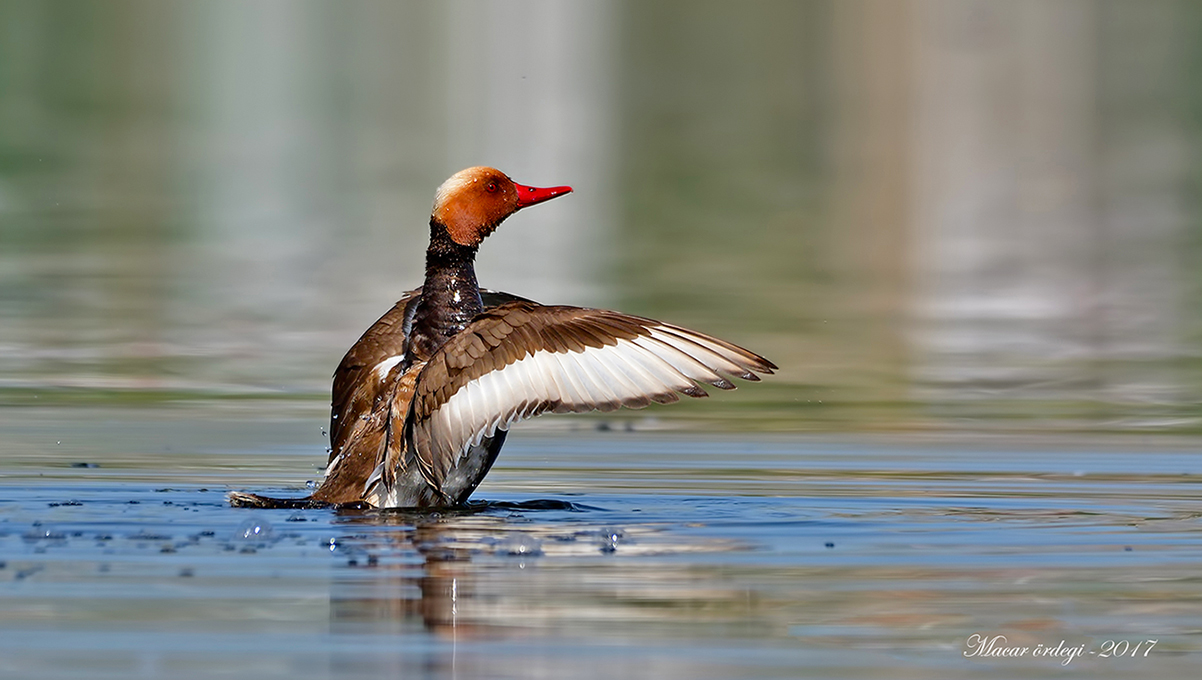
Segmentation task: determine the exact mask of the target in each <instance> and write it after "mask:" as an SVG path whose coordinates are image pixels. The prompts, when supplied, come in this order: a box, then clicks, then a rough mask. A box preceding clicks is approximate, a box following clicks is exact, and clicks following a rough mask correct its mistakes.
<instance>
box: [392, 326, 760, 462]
mask: <svg viewBox="0 0 1202 680" xmlns="http://www.w3.org/2000/svg"><path fill="white" fill-rule="evenodd" d="M648 331H649V333H650V334H649V335H642V336H638V337H636V338H633V339H629V340H625V339H624V340H617V341H616V342H615V344H613V345H607V346H605V347H589V348H586V349H585V350H584V351H580V352H551V351H547V350H539V351H536V352H534V353H532V354H529V355H527V356H526V357H524V358H522V359H520V360H518V361H516V362H514V363H512V364H509V365H508V366H505V367H504V368H502V369H500V370H496V371H492V372H490V373H486V374H485V375H482V376H480V377H479V378H476V379H475V380H473V381H471V382H469V383H467V384H466V385H464V386H463V387H462V388H460V389H459V391H457V392H456V393H455V394H454V395H452V396H451V398H450V399H448V400H447V402H446V403H445V404H443V405H442V406H441V407H440V408H439V409H438V410H437V411H435V412H433V413H431V414H430V416H429V417H428V418H427V419H425V420H424V421H423V422H419V423H415V427H414V429H413V443H414V444H415V445H416V447H417V450H418V451H420V452H422V453H424V454H427V455H429V457H428V458H427V460H447V461H453V460H457V459H458V457H459V455H461V454H462V453H463V452H464V451H465V450H466V449H467V448H468V447H471V446H476V445H479V444H480V442H481V441H482V440H483V439H484V438H485V437H490V436H492V435H493V434H495V433H496V431H497V430H505V429H508V428H509V426H510V425H511V424H513V423H514V422H516V421H519V420H524V419H526V418H530V417H533V416H536V415H538V414H540V413H546V412H548V411H554V412H557V413H566V412H575V413H579V412H583V411H593V410H601V411H612V410H614V409H616V408H618V407H621V406H626V407H630V408H642V407H644V406H647V405H648V404H650V403H651V402H653V401H654V402H659V403H670V402H674V401H677V400H679V399H680V397H679V396H678V394H677V393H683V394H687V395H689V396H693V397H704V396H706V393H705V391H704V390H703V389H701V387H700V386H699V383H706V384H709V385H713V386H715V387H718V388H721V389H733V388H734V385H733V384H732V383H731V382H730V381H729V380H728V379H727V378H725V377H724V375H733V376H739V377H742V378H745V379H748V380H758V379H759V378H758V376H756V375H755V373H754V372H753V371H752V369H755V370H764V369H763V368H762V367H757V366H755V365H754V364H751V363H750V362H749V360H748V358H747V357H745V356H742V355H741V354H740V351H742V350H738V351H736V350H737V348H728V347H725V346H723V344H722V343H721V342H720V341H715V340H713V339H712V338H709V337H708V336H704V335H702V334H700V333H695V332H693V331H689V330H686V329H683V328H680V327H677V326H670V325H667V324H663V325H658V326H653V327H651V328H649V329H648Z"/></svg>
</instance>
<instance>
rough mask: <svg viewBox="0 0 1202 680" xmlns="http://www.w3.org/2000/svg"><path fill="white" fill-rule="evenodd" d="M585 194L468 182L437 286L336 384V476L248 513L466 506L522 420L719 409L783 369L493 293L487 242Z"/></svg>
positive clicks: (408, 302)
mask: <svg viewBox="0 0 1202 680" xmlns="http://www.w3.org/2000/svg"><path fill="white" fill-rule="evenodd" d="M571 192H572V188H571V187H569V186H553V187H533V186H525V185H522V184H518V183H517V182H514V181H513V180H512V179H510V178H509V177H508V176H507V175H506V174H505V173H503V172H501V171H500V170H497V169H495V168H491V167H485V166H478V167H471V168H467V169H465V170H462V171H460V172H457V173H455V174H454V175H452V176H451V177H450V178H449V179H447V180H446V181H445V182H443V184H442V185H441V186H439V187H438V189H437V191H436V192H435V197H434V207H433V210H432V211H431V214H430V242H429V246H428V247H427V249H426V271H425V280H424V281H423V283H422V285H421V287H420V288H417V289H415V290H411V291H408V292H406V293H404V294H403V295H402V296H401V299H400V300H399V301H398V302H397V303H396V304H395V305H394V306H393V307H392V309H390V310H389V311H388V312H387V313H386V314H384V316H382V317H380V318H379V320H377V321H376V322H375V323H374V324H372V325H371V326H370V327H369V328H368V329H367V330H366V331H365V332H364V333H363V335H362V336H360V337H359V339H358V341H357V342H355V344H354V345H352V346H351V348H350V349H349V350H348V351H347V353H346V355H345V356H343V358H342V361H341V362H340V363H339V364H338V368H337V369H336V370H335V372H334V381H333V389H332V399H331V409H330V411H331V413H330V427H329V435H330V444H331V445H330V452H329V459H328V461H327V464H326V473H325V478H324V480H323V481H322V482H321V484H320V485H319V486H318V487H317V488H316V489H315V490H314V491H313V493H312V494H311V495H309V496H307V497H304V498H296V499H285V498H273V497H268V496H261V495H258V494H254V493H249V492H243V491H235V492H232V493H231V494H230V495H229V501H230V503H231V504H232V505H234V506H240V507H264V508H273V507H275V508H280V507H289V508H297V507H325V506H356V507H368V508H418V509H438V508H449V507H455V506H460V505H463V504H465V503H466V502H467V500H468V497H469V496H471V494H472V492H474V491H475V490H476V488H477V487H478V486H479V485H480V482H481V481H482V480H483V479H484V477H485V475H486V474H488V472H489V470H490V469H491V468H492V466H493V464H494V463H495V462H496V460H497V456H498V454H499V453H500V451H501V447H502V445H503V444H504V443H505V437H506V434H507V433H508V431H509V428H510V426H511V425H513V424H514V423H516V422H518V421H521V420H525V419H528V418H532V417H535V416H538V415H541V414H544V413H582V412H587V411H612V410H615V409H618V408H620V407H626V408H643V407H645V406H648V405H650V404H651V403H658V404H668V403H672V402H676V401H679V400H680V397H681V396H682V395H683V396H687V397H694V398H700V397H705V396H708V393H707V392H706V390H705V389H704V388H703V387H702V385H708V386H712V387H715V388H718V389H721V390H731V389H734V388H735V384H734V383H733V382H732V381H731V380H732V378H740V379H743V380H747V381H758V380H760V376H761V375H768V374H772V373H773V371H775V370H777V366H776V365H775V364H773V363H772V362H771V361H769V360H768V359H765V358H764V357H762V356H760V355H758V354H756V353H754V352H751V351H750V350H747V349H744V348H742V347H739V346H738V345H735V344H732V343H730V342H726V341H725V340H720V339H718V338H715V337H713V336H711V335H706V334H704V333H700V332H697V331H693V330H689V329H687V328H683V327H681V326H676V325H673V324H669V323H664V322H661V321H656V320H654V319H648V318H644V317H640V316H634V315H630V314H623V313H620V312H614V311H609V310H604V309H591V308H587V307H573V306H563V305H543V304H539V303H538V302H534V301H532V300H529V299H526V298H523V297H519V296H517V295H513V294H510V293H503V292H498V291H492V290H488V289H481V288H480V286H479V284H478V282H477V279H476V271H475V258H476V253H477V252H478V250H479V248H480V244H481V243H482V242H483V241H484V239H485V238H487V237H488V236H489V235H490V234H492V233H493V232H494V231H495V230H496V229H497V227H498V226H500V224H501V223H502V222H504V221H505V220H506V219H507V218H508V217H510V216H511V215H513V214H514V213H516V212H518V211H520V210H523V209H525V208H528V207H530V206H533V205H538V204H539V203H543V202H546V201H549V200H551V199H554V198H558V197H561V196H565V195H567V194H569V193H571Z"/></svg>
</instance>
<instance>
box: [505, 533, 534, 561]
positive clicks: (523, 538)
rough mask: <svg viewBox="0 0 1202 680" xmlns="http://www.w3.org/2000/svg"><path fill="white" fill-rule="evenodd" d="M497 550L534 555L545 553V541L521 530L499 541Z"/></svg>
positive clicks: (513, 553)
mask: <svg viewBox="0 0 1202 680" xmlns="http://www.w3.org/2000/svg"><path fill="white" fill-rule="evenodd" d="M496 550H497V552H499V553H502V554H505V555H516V556H525V557H528V556H533V555H541V554H543V542H542V541H540V540H538V539H537V538H535V537H533V536H531V535H529V534H524V533H521V532H514V533H513V534H510V535H509V536H507V537H505V538H504V539H502V540H501V541H499V542H498V543H497V548H496Z"/></svg>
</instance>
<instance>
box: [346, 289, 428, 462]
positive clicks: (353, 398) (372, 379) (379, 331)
mask: <svg viewBox="0 0 1202 680" xmlns="http://www.w3.org/2000/svg"><path fill="white" fill-rule="evenodd" d="M420 299H421V289H420V288H419V289H418V290H411V291H409V292H407V293H405V295H404V296H403V297H402V298H401V299H400V300H399V301H398V302H397V303H396V304H395V305H393V307H392V309H390V310H388V313H387V314H385V315H384V316H382V317H380V318H379V320H377V321H376V322H375V323H374V324H372V325H371V327H369V328H368V329H367V330H366V331H364V332H363V335H361V336H360V337H359V339H358V340H357V341H356V342H355V344H354V345H351V348H350V349H349V350H347V353H346V355H345V356H343V357H342V361H341V363H339V364H338V368H337V369H335V370H334V388H333V390H332V397H333V398H332V401H331V405H330V459H329V461H328V463H332V462H333V461H334V459H335V458H337V457H338V456H339V455H340V454H341V453H342V452H343V450H344V449H345V448H346V442H347V439H348V435H349V434H350V433H351V430H352V427H351V426H352V424H354V423H355V422H357V421H359V420H362V419H363V418H364V417H365V416H370V414H371V412H372V408H373V405H374V404H375V403H376V399H377V397H381V396H382V394H383V393H384V391H385V390H387V389H389V387H390V385H389V384H388V383H387V382H386V381H385V379H386V378H387V377H388V373H389V371H390V370H391V368H392V366H395V365H396V364H398V363H400V362H401V359H402V357H404V355H405V349H406V345H408V341H409V333H408V327H409V325H410V323H411V322H412V320H413V313H414V312H415V311H416V310H417V302H418V300H420ZM373 373H375V375H373ZM369 472H370V470H369Z"/></svg>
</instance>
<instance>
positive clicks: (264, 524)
mask: <svg viewBox="0 0 1202 680" xmlns="http://www.w3.org/2000/svg"><path fill="white" fill-rule="evenodd" d="M271 534H272V529H271V522H268V521H267V520H265V519H248V520H246V521H245V522H243V523H242V524H241V526H239V527H238V531H237V533H235V534H234V539H235V540H239V539H240V540H243V541H266V540H268V539H270V538H271Z"/></svg>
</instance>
